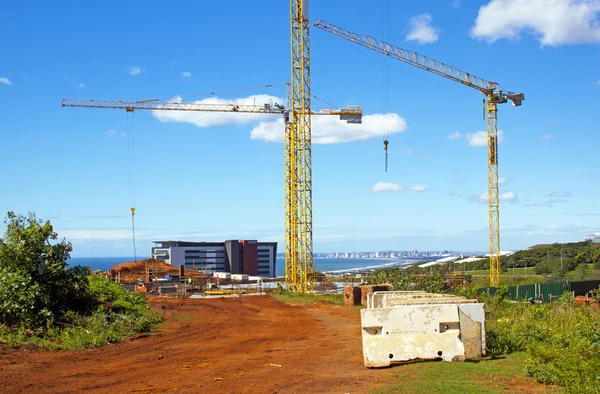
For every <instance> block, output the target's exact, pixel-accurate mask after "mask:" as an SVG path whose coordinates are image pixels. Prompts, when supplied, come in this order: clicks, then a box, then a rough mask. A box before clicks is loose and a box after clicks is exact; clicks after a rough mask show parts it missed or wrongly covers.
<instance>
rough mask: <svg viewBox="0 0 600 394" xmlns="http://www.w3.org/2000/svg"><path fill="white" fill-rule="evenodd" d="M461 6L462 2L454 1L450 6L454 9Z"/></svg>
mask: <svg viewBox="0 0 600 394" xmlns="http://www.w3.org/2000/svg"><path fill="white" fill-rule="evenodd" d="M460 4H461V0H454V1H453V2H452V4H451V5H450V7H452V8H458V7H460Z"/></svg>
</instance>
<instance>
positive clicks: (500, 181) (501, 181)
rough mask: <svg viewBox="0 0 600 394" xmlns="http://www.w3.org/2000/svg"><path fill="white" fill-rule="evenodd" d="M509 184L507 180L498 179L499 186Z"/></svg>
mask: <svg viewBox="0 0 600 394" xmlns="http://www.w3.org/2000/svg"><path fill="white" fill-rule="evenodd" d="M507 182H508V179H507V178H498V185H504V184H505V183H507Z"/></svg>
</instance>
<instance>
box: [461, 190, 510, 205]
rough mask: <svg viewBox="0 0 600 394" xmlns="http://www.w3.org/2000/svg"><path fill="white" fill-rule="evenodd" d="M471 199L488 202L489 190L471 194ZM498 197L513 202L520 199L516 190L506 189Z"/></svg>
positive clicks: (483, 202)
mask: <svg viewBox="0 0 600 394" xmlns="http://www.w3.org/2000/svg"><path fill="white" fill-rule="evenodd" d="M469 199H470V200H471V201H473V202H479V203H482V204H487V203H488V192H484V193H481V194H471V196H470V197H469ZM498 199H499V200H500V201H506V202H509V203H511V204H516V203H517V202H518V201H519V197H518V196H517V194H516V193H515V192H509V191H504V192H500V193H499V194H498Z"/></svg>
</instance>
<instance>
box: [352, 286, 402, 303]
mask: <svg viewBox="0 0 600 394" xmlns="http://www.w3.org/2000/svg"><path fill="white" fill-rule="evenodd" d="M393 288H394V287H393V286H392V285H390V284H387V283H384V284H379V285H362V286H360V289H361V297H360V304H361V305H362V306H364V307H366V306H367V296H368V295H369V294H371V293H373V292H375V291H392V289H393Z"/></svg>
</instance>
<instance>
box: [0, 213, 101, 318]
mask: <svg viewBox="0 0 600 394" xmlns="http://www.w3.org/2000/svg"><path fill="white" fill-rule="evenodd" d="M4 223H5V224H6V225H7V229H6V232H5V234H4V237H3V238H2V239H1V240H0V322H1V323H3V324H5V325H7V326H12V327H26V328H30V329H34V328H48V327H50V326H52V325H54V324H56V323H57V322H59V321H60V320H62V319H63V317H64V314H65V313H66V312H67V311H70V310H71V311H76V312H79V311H84V310H87V309H89V308H92V307H93V302H92V298H91V297H90V295H89V291H88V281H87V275H89V274H90V270H89V268H87V267H85V268H84V267H81V266H76V267H73V268H69V267H68V266H67V260H68V259H69V257H70V252H71V251H72V246H71V244H70V243H68V242H66V241H65V240H64V239H63V240H62V241H61V242H57V241H56V240H57V238H58V235H57V234H56V233H55V232H54V229H53V227H52V224H50V221H46V222H45V223H44V222H42V221H41V220H38V219H37V218H36V216H35V214H33V213H29V215H28V216H27V217H25V216H23V215H16V214H15V213H14V212H12V211H9V212H8V214H7V217H6V219H5V221H4Z"/></svg>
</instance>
